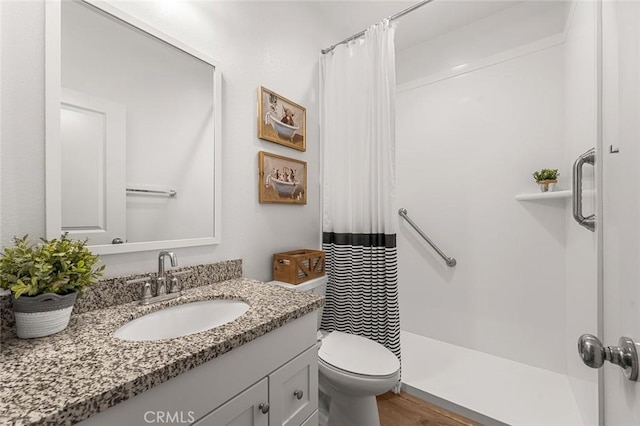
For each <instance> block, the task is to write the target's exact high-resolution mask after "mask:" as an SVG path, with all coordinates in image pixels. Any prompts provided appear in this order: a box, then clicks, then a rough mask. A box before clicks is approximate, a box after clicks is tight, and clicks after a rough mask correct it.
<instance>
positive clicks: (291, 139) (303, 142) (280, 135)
mask: <svg viewBox="0 0 640 426" xmlns="http://www.w3.org/2000/svg"><path fill="white" fill-rule="evenodd" d="M258 137H259V138H260V139H264V140H266V141H269V142H275V143H277V144H280V145H284V146H288V147H289V148H293V149H297V150H299V151H306V150H307V110H306V109H305V108H304V107H302V106H300V105H298V104H296V103H294V102H291V101H290V100H289V99H287V98H285V97H283V96H280V95H278V94H277V93H275V92H272V91H271V90H269V89H267V88H264V87H262V86H261V87H260V90H259V91H258Z"/></svg>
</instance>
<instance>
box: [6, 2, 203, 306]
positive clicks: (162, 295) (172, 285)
mask: <svg viewBox="0 0 640 426" xmlns="http://www.w3.org/2000/svg"><path fill="white" fill-rule="evenodd" d="M0 1H1V0H0ZM166 256H169V259H171V266H173V267H176V266H178V258H177V257H176V255H175V254H173V253H172V252H170V251H161V252H160V253H159V254H158V275H157V276H156V278H155V280H156V295H155V296H152V292H151V282H150V280H153V274H148V275H147V276H146V277H143V278H135V279H133V280H128V281H127V284H138V283H143V285H142V298H141V299H140V304H141V305H148V304H150V303H157V302H162V301H165V300H170V299H175V298H177V297H180V296H182V284H181V283H180V279H179V277H180V276H183V275H190V274H192V273H193V271H192V270H191V269H183V270H181V271H178V272H176V271H171V272H170V278H171V279H170V280H168V281H169V288H168V289H167V274H166V271H165V269H164V258H165V257H166Z"/></svg>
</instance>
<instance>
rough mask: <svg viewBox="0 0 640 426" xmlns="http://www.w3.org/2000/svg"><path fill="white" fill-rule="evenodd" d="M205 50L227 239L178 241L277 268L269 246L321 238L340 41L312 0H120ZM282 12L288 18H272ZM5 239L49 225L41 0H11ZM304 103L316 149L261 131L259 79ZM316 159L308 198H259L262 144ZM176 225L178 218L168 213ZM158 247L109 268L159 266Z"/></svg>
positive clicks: (5, 43)
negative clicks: (214, 85)
mask: <svg viewBox="0 0 640 426" xmlns="http://www.w3.org/2000/svg"><path fill="white" fill-rule="evenodd" d="M113 3H114V4H115V5H116V6H118V7H120V8H122V9H124V10H125V11H126V12H128V13H130V14H132V15H135V16H137V17H138V18H139V19H142V20H144V21H146V22H148V23H150V24H151V25H153V26H155V27H157V28H158V29H160V30H162V31H164V32H166V33H168V34H169V35H171V36H172V37H174V38H177V39H179V40H181V41H183V42H184V43H187V44H189V45H191V46H193V47H194V48H196V49H198V50H201V51H203V52H204V53H205V54H207V55H209V56H210V57H212V58H214V59H215V60H217V61H218V63H219V64H220V68H221V70H222V72H223V88H222V90H223V123H222V125H223V129H222V130H223V140H222V143H223V147H222V166H223V170H222V173H223V175H222V185H223V194H222V197H223V201H222V202H223V206H222V226H223V228H222V244H220V245H218V246H210V247H199V248H188V249H180V250H176V253H177V255H178V259H179V261H180V263H181V264H182V265H189V264H196V263H201V262H211V261H219V260H226V259H231V258H242V259H243V261H244V262H243V265H244V274H245V275H246V276H249V277H254V278H258V279H263V280H268V279H271V256H272V254H273V253H274V252H280V251H285V250H290V249H295V248H302V247H307V248H314V247H318V246H319V245H320V241H319V231H318V224H319V222H320V214H319V211H320V207H319V190H318V187H319V184H318V173H319V170H318V158H319V147H318V121H317V116H318V97H317V87H318V84H317V82H318V71H317V70H318V68H317V61H318V51H319V49H321V48H323V47H326V46H327V45H329V44H331V42H334V41H335V37H333V36H332V35H331V34H327V33H326V32H325V27H324V25H323V23H322V22H317V20H316V19H314V16H313V14H312V12H313V9H311V8H305V6H304V4H296V3H293V2H206V3H205V2H113ZM282 16H286V17H287V21H286V22H287V23H286V25H274V24H273V23H274V22H279V21H280V19H281V17H282ZM0 31H1V39H2V72H1V76H2V80H1V81H0V85H1V86H0V90H1V92H0V99H1V102H2V133H1V135H0V137H1V143H2V160H1V161H2V164H1V165H2V170H1V172H0V173H1V175H0V181H1V184H2V187H1V194H0V195H1V198H2V201H1V202H2V207H3V208H2V212H1V213H0V214H1V216H2V218H1V219H2V220H1V231H2V234H1V242H2V245H7V244H9V243H10V240H11V237H12V236H13V235H23V234H26V233H29V234H30V235H32V236H33V237H40V236H44V235H45V220H44V219H45V199H44V4H43V2H41V1H33V2H10V1H9V2H7V1H5V2H2V25H1V30H0ZM260 85H264V86H265V87H267V88H270V89H272V90H274V91H276V92H277V93H280V94H281V95H283V96H285V97H287V98H289V99H291V100H293V101H295V102H297V103H299V104H301V105H303V106H305V107H307V120H308V125H307V137H308V142H307V151H306V152H304V153H301V152H299V151H295V150H292V149H288V148H286V147H283V146H280V145H277V144H273V143H269V142H266V141H262V140H259V139H258V138H257V136H256V135H257V129H256V123H257V117H256V115H257V114H256V100H257V89H258V87H259V86H260ZM260 150H266V151H269V152H274V153H277V154H280V155H285V156H289V157H293V158H296V159H300V160H303V161H306V162H307V163H308V202H307V205H305V206H297V205H291V206H290V205H276V204H259V203H258V201H257V200H258V191H257V155H258V151H260ZM169 226H170V225H169ZM156 255H157V254H156V253H155V252H143V253H134V254H127V255H109V256H104V257H103V260H104V262H105V264H106V265H107V274H108V275H109V276H114V275H120V274H123V273H130V272H139V271H143V270H149V271H151V270H154V269H155V268H156V264H157V263H156Z"/></svg>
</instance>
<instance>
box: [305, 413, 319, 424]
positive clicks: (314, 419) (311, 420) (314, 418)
mask: <svg viewBox="0 0 640 426" xmlns="http://www.w3.org/2000/svg"><path fill="white" fill-rule="evenodd" d="M318 417H319V414H318V411H317V410H316V411H314V412H313V414H312V415H311V416H309V418H308V419H307V420H306V421H305V422H304V423H303V424H302V426H318V421H319V420H318Z"/></svg>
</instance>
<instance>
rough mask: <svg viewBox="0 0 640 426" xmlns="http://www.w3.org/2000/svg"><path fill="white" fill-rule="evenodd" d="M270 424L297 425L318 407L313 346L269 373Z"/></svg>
mask: <svg viewBox="0 0 640 426" xmlns="http://www.w3.org/2000/svg"><path fill="white" fill-rule="evenodd" d="M269 403H270V404H271V412H270V413H269V425H270V426H280V425H282V426H299V425H301V424H302V423H303V422H304V421H305V420H306V419H307V418H308V417H309V416H310V415H311V414H313V412H314V411H316V410H317V409H318V349H317V347H316V346H315V345H314V346H312V347H311V348H309V349H307V350H306V351H305V352H303V353H302V354H300V355H298V356H297V357H296V358H294V359H292V360H291V361H289V362H288V363H286V364H285V365H283V366H282V367H281V368H279V369H278V370H276V371H274V372H273V373H271V374H270V375H269Z"/></svg>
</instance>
